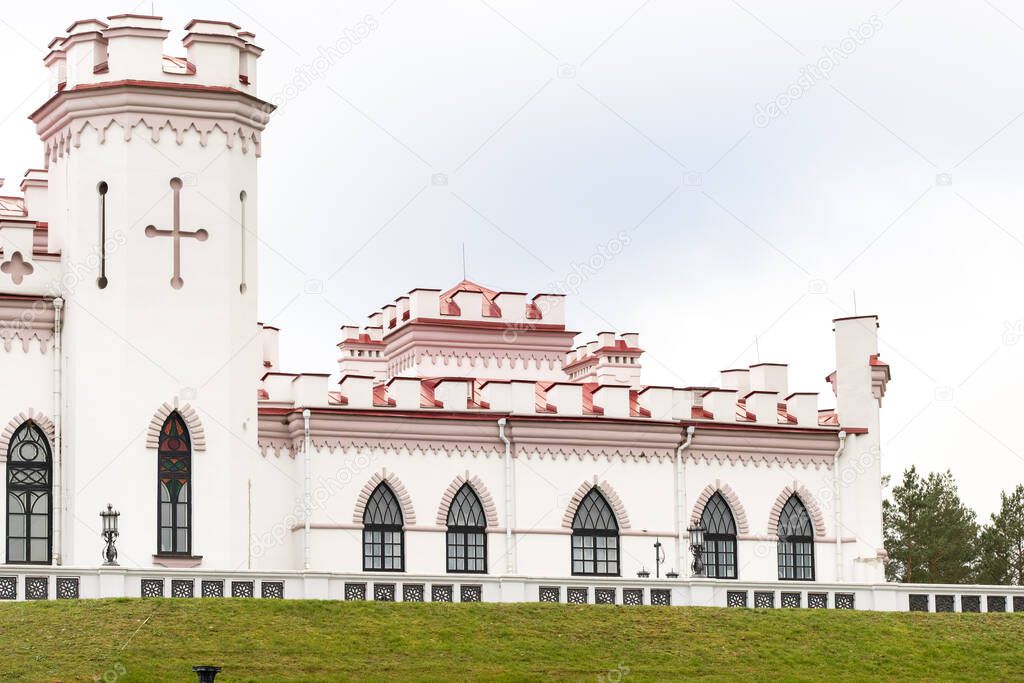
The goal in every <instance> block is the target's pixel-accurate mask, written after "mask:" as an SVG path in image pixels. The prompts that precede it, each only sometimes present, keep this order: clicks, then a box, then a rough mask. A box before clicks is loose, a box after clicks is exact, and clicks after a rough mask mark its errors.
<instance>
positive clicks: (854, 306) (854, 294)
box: [853, 289, 857, 315]
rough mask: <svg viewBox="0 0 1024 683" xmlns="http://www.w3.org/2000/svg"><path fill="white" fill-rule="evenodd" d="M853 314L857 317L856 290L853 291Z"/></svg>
mask: <svg viewBox="0 0 1024 683" xmlns="http://www.w3.org/2000/svg"><path fill="white" fill-rule="evenodd" d="M853 314H854V315H857V290H856V289H855V290H853Z"/></svg>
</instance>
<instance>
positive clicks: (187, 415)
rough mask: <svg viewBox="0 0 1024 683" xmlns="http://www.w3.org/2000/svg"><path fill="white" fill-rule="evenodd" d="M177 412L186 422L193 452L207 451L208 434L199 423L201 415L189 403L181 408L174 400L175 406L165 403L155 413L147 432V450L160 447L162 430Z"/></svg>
mask: <svg viewBox="0 0 1024 683" xmlns="http://www.w3.org/2000/svg"><path fill="white" fill-rule="evenodd" d="M175 410H177V411H178V414H179V415H181V419H183V420H185V425H186V426H187V427H188V435H189V438H190V439H191V440H192V450H195V451H205V450H206V432H205V431H204V430H203V423H202V422H200V421H199V415H197V414H196V411H195V409H194V408H193V407H192V406H191V405H189V404H188V403H186V404H185V405H183V406H179V405H178V399H174V405H173V406H172V405H170V404H167V403H165V404H163V405H162V406H160V407H159V408H158V409H157V411H156V412H155V413H153V417H152V418H151V419H150V421H149V428H148V429H147V430H146V448H159V447H160V429H161V428H162V427H163V426H164V421H165V420H166V419H167V416H168V415H170V414H171V413H173V412H174V411H175Z"/></svg>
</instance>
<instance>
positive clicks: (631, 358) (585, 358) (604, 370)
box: [562, 332, 644, 386]
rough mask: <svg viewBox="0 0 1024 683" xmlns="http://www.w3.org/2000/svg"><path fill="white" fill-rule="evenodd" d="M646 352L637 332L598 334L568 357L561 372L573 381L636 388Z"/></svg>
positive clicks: (570, 352) (571, 352)
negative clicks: (641, 362) (641, 345)
mask: <svg viewBox="0 0 1024 683" xmlns="http://www.w3.org/2000/svg"><path fill="white" fill-rule="evenodd" d="M643 352H644V351H643V349H641V348H640V335H639V334H637V333H635V332H625V333H623V334H621V335H618V336H616V334H615V333H614V332H598V333H597V339H595V340H592V341H590V342H588V343H587V344H584V345H582V346H577V347H576V348H575V349H574V350H572V351H569V352H568V353H567V354H566V355H565V365H564V366H563V367H562V370H563V371H564V372H565V374H566V376H567V377H568V378H569V379H570V380H572V381H578V382H597V383H598V384H602V385H614V384H618V385H627V386H637V385H639V383H640V366H641V364H640V357H641V356H642V355H643Z"/></svg>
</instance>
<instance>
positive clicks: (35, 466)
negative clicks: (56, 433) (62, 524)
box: [7, 420, 53, 564]
mask: <svg viewBox="0 0 1024 683" xmlns="http://www.w3.org/2000/svg"><path fill="white" fill-rule="evenodd" d="M52 476H53V458H52V453H51V450H50V441H49V439H47V438H46V434H45V433H44V432H43V430H42V429H40V428H39V426H38V425H37V424H36V423H35V422H34V421H32V420H27V421H26V422H24V423H23V424H22V425H21V426H20V427H18V429H17V430H16V431H15V432H14V435H13V436H12V437H11V441H10V446H9V447H8V449H7V562H8V563H19V564H20V563H32V564H49V563H50V561H51V556H52V555H51V544H50V539H51V538H52V536H53V499H52V490H51V481H52Z"/></svg>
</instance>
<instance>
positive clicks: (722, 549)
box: [700, 493, 736, 579]
mask: <svg viewBox="0 0 1024 683" xmlns="http://www.w3.org/2000/svg"><path fill="white" fill-rule="evenodd" d="M700 523H701V526H703V527H704V572H705V575H706V576H708V577H709V578H712V579H735V578H736V521H735V520H734V519H733V516H732V510H730V509H729V504H728V503H726V502H725V498H722V494H720V493H715V495H713V496H711V498H709V499H708V502H707V505H705V506H704V512H703V514H701V516H700Z"/></svg>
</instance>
